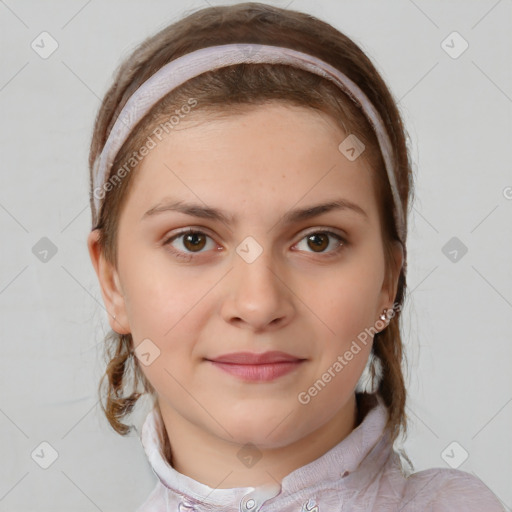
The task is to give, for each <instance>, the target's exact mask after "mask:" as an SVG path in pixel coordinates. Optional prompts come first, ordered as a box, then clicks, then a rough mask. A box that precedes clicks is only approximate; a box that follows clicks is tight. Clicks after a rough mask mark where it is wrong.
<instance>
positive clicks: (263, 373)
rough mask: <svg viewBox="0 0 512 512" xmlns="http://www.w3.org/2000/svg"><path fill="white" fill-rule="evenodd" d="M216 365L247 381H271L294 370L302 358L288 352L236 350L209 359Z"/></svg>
mask: <svg viewBox="0 0 512 512" xmlns="http://www.w3.org/2000/svg"><path fill="white" fill-rule="evenodd" d="M207 361H208V362H209V363H210V364H211V365H212V366H214V367H216V368H218V369H219V370H222V371H223V372H225V373H228V374H230V375H231V376H233V377H236V378H237V379H240V380H242V381H245V382H269V381H273V380H275V379H278V378H279V377H283V376H284V375H287V374H289V373H292V372H294V371H295V370H297V369H298V368H300V367H301V366H302V364H303V363H304V361H306V360H305V359H301V358H298V357H295V356H292V355H291V354H287V353H286V352H279V351H272V352H264V353H262V354H255V353H252V352H236V353H232V354H224V355H222V356H219V357H216V358H215V359H207Z"/></svg>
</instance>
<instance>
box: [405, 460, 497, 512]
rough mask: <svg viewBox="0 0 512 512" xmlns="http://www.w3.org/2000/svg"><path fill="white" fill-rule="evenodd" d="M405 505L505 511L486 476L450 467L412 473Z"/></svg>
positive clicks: (439, 510) (445, 511)
mask: <svg viewBox="0 0 512 512" xmlns="http://www.w3.org/2000/svg"><path fill="white" fill-rule="evenodd" d="M403 505H404V512H406V511H407V512H409V511H410V512H413V511H416V510H418V511H419V510H422V511H423V510H429V511H431V512H458V511H460V510H464V511H465V512H472V511H474V512H477V511H478V512H482V511H485V512H504V511H505V509H504V508H503V506H502V505H501V503H500V501H499V500H498V498H497V497H496V496H495V495H494V493H493V492H492V491H491V490H490V489H489V488H488V487H487V486H486V485H485V484H484V482H482V480H480V479H479V478H478V477H476V476H474V475H472V474H471V473H467V472H465V471H461V470H458V469H448V468H432V469H427V470H424V471H419V472H417V473H413V474H411V475H410V476H409V477H408V478H407V479H406V485H405V489H404V496H403ZM425 505H427V506H428V508H425Z"/></svg>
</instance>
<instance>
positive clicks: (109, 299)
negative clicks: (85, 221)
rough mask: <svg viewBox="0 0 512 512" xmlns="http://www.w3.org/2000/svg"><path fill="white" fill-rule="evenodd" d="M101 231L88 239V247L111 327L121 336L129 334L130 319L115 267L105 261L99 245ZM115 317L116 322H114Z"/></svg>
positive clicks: (90, 235) (97, 231) (94, 231)
mask: <svg viewBox="0 0 512 512" xmlns="http://www.w3.org/2000/svg"><path fill="white" fill-rule="evenodd" d="M99 234H100V233H99V230H97V229H95V230H93V231H91V232H90V233H89V236H88V237H87V247H88V249H89V256H90V257H91V261H92V265H93V267H94V270H95V272H96V275H97V276H98V281H99V283H100V288H101V295H102V297H103V302H104V304H105V307H106V309H107V312H108V321H109V323H110V327H111V328H112V329H113V330H114V331H115V332H117V333H119V334H129V333H130V330H129V329H128V328H127V327H125V326H128V325H129V323H128V318H127V315H126V305H125V300H124V294H123V291H122V288H121V284H120V280H119V275H118V273H117V270H116V269H115V268H114V266H113V265H112V264H111V263H110V262H108V261H107V260H106V259H105V256H104V254H103V251H102V250H101V247H100V244H99ZM114 315H115V320H114Z"/></svg>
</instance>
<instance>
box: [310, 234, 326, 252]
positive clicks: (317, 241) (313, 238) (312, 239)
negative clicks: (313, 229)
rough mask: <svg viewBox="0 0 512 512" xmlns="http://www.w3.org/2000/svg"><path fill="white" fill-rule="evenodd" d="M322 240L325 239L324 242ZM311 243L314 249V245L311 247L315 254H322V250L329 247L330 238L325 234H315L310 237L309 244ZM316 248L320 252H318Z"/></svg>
mask: <svg viewBox="0 0 512 512" xmlns="http://www.w3.org/2000/svg"><path fill="white" fill-rule="evenodd" d="M321 238H323V240H320V239H321ZM309 242H312V244H313V246H314V247H313V246H312V245H310V247H311V248H312V249H313V250H314V251H315V252H321V250H323V249H325V248H326V247H327V246H328V245H329V236H328V235H327V234H325V233H313V234H311V235H308V244H309ZM316 248H318V249H320V250H319V251H316Z"/></svg>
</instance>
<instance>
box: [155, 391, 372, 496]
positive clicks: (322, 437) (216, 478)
mask: <svg viewBox="0 0 512 512" xmlns="http://www.w3.org/2000/svg"><path fill="white" fill-rule="evenodd" d="M159 408H160V413H161V416H162V419H163V422H164V426H165V432H164V443H165V444H164V447H165V448H164V454H165V456H166V458H167V460H168V462H169V464H171V465H172V467H173V468H174V469H175V470H176V471H178V472H179V473H181V474H183V475H186V476H188V477H190V478H192V479H194V480H196V481H197V482H200V483H202V484H205V485H208V486H209V487H212V488H222V489H230V488H236V487H254V486H260V485H264V484H275V483H276V481H278V482H281V480H282V479H283V478H284V477H285V476H287V475H288V474H290V473H291V472H292V471H294V470H296V469H298V468H300V467H302V466H305V465H306V464H308V463H310V462H312V461H314V460H316V459H318V458H319V457H321V456H322V455H323V454H325V453H326V452H327V451H329V450H330V449H331V448H333V447H334V446H336V445H337V444H338V443H340V442H341V441H342V440H343V439H345V437H347V436H348V435H349V434H350V433H351V432H352V430H353V429H354V428H356V427H357V426H358V425H359V423H360V422H361V421H362V419H363V416H362V412H364V411H361V410H360V409H358V406H357V401H356V396H355V395H352V396H351V398H350V399H349V401H348V402H347V403H346V404H345V405H344V406H343V407H342V408H341V409H340V410H339V411H338V412H337V414H336V415H335V416H333V417H332V418H331V419H330V420H329V421H328V422H327V423H325V424H324V425H322V426H321V427H320V428H318V429H317V430H315V431H313V432H311V433H309V434H308V435H307V436H305V437H303V438H301V439H299V440H297V441H295V442H293V443H291V444H288V445H284V446H281V447H278V448H273V449H267V450H264V449H261V447H258V448H259V451H258V456H260V455H261V458H260V460H259V461H258V463H257V464H255V465H254V466H251V467H250V468H246V467H244V465H243V464H240V463H239V460H238V459H237V458H236V457H237V456H238V452H239V451H240V448H241V446H242V445H243V444H245V443H234V442H231V441H229V440H227V439H223V438H220V437H218V436H216V435H214V434H212V433H211V432H210V431H207V430H205V429H203V428H201V427H200V426H198V425H197V424H194V423H191V422H190V421H188V420H187V419H186V418H184V417H183V416H181V415H180V414H178V413H177V412H176V411H175V410H174V409H173V408H172V407H170V406H169V405H168V404H165V403H159ZM233 461H236V462H237V463H236V464H234V463H233Z"/></svg>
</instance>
